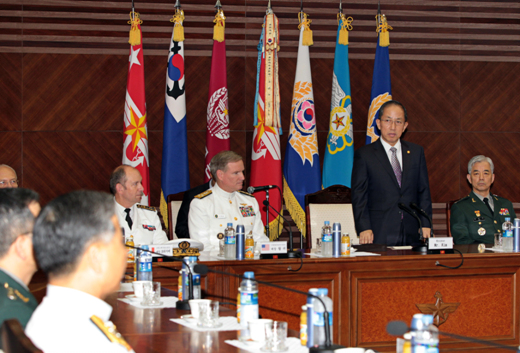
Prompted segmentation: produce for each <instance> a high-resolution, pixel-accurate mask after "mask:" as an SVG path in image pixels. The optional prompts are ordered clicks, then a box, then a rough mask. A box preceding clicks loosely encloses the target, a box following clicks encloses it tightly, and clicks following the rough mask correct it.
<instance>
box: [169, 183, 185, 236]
mask: <svg viewBox="0 0 520 353" xmlns="http://www.w3.org/2000/svg"><path fill="white" fill-rule="evenodd" d="M183 197H184V191H183V192H179V193H177V194H171V195H168V197H167V198H166V203H167V204H168V239H169V240H174V239H177V235H176V234H175V225H176V224H177V214H178V213H179V209H180V208H181V204H182V198H183Z"/></svg>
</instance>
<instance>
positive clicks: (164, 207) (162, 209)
mask: <svg viewBox="0 0 520 353" xmlns="http://www.w3.org/2000/svg"><path fill="white" fill-rule="evenodd" d="M159 211H160V212H161V215H162V218H163V221H164V226H165V227H166V232H168V228H169V225H168V204H167V203H166V198H165V197H164V194H163V191H162V190H161V203H160V205H159ZM174 231H175V229H174Z"/></svg>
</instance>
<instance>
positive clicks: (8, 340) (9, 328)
mask: <svg viewBox="0 0 520 353" xmlns="http://www.w3.org/2000/svg"><path fill="white" fill-rule="evenodd" d="M1 332H2V344H3V350H4V353H43V351H42V350H40V349H39V348H38V347H36V346H35V345H34V344H33V343H32V341H31V340H30V339H29V337H27V336H26V335H25V332H24V330H23V327H22V325H21V324H20V322H18V320H17V319H9V320H5V321H4V323H3V324H2V328H1Z"/></svg>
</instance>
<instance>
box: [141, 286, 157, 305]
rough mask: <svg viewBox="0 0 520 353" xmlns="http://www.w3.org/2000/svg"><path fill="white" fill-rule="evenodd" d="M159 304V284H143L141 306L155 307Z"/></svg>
mask: <svg viewBox="0 0 520 353" xmlns="http://www.w3.org/2000/svg"><path fill="white" fill-rule="evenodd" d="M161 304H162V303H161V282H145V283H143V301H142V302H141V305H144V306H157V305H161Z"/></svg>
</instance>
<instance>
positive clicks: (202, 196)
mask: <svg viewBox="0 0 520 353" xmlns="http://www.w3.org/2000/svg"><path fill="white" fill-rule="evenodd" d="M212 192H213V191H212V190H211V189H208V190H206V191H204V192H203V193H200V194H198V195H197V196H195V197H196V198H197V199H203V198H205V197H206V196H208V195H211V193H212Z"/></svg>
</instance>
